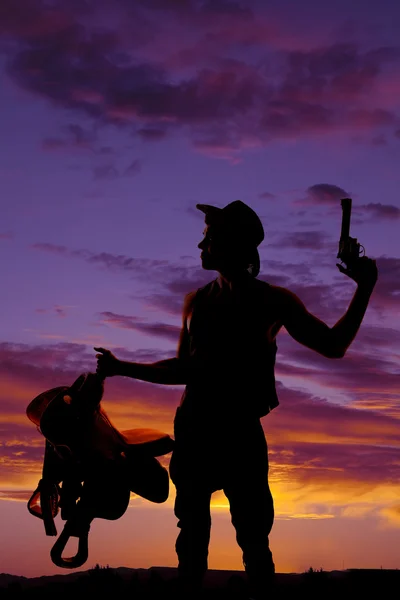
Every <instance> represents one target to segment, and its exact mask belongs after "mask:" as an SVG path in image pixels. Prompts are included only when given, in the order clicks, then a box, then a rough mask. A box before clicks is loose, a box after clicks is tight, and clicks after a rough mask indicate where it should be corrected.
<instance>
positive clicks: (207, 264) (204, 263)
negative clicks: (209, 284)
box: [201, 258, 215, 271]
mask: <svg viewBox="0 0 400 600" xmlns="http://www.w3.org/2000/svg"><path fill="white" fill-rule="evenodd" d="M201 266H202V267H203V269H205V270H206V271H215V265H213V264H212V262H211V261H210V260H207V258H202V259H201Z"/></svg>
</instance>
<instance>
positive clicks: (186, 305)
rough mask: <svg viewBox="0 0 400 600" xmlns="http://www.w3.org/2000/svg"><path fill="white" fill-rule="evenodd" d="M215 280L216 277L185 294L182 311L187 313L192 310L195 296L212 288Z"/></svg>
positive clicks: (203, 293)
mask: <svg viewBox="0 0 400 600" xmlns="http://www.w3.org/2000/svg"><path fill="white" fill-rule="evenodd" d="M215 282H216V279H213V280H212V281H209V282H208V283H206V284H205V285H203V286H201V287H199V288H197V289H196V290H192V291H191V292H188V293H186V294H185V297H184V301H183V312H184V314H185V315H188V314H190V313H191V312H192V309H193V306H194V303H195V300H196V298H198V297H199V296H203V295H207V294H208V293H209V292H210V291H211V290H212V289H213V287H214V285H215Z"/></svg>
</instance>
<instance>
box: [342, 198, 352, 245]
mask: <svg viewBox="0 0 400 600" xmlns="http://www.w3.org/2000/svg"><path fill="white" fill-rule="evenodd" d="M340 203H341V205H342V230H341V233H340V239H341V240H345V239H347V238H349V237H350V214H351V198H342V200H341V202H340Z"/></svg>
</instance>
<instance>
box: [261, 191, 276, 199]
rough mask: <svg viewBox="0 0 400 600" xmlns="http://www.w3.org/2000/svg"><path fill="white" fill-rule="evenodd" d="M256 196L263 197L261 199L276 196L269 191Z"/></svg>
mask: <svg viewBox="0 0 400 600" xmlns="http://www.w3.org/2000/svg"><path fill="white" fill-rule="evenodd" d="M258 196H259V198H263V200H274V199H275V198H276V196H275V194H271V193H270V192H261V193H260V194H258Z"/></svg>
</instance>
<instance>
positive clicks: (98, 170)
mask: <svg viewBox="0 0 400 600" xmlns="http://www.w3.org/2000/svg"><path fill="white" fill-rule="evenodd" d="M118 175H119V173H118V170H117V168H116V167H115V166H114V165H113V164H107V165H100V166H96V167H93V179H94V180H96V181H98V180H100V181H102V180H105V179H106V180H107V179H116V178H117V177H118Z"/></svg>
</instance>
